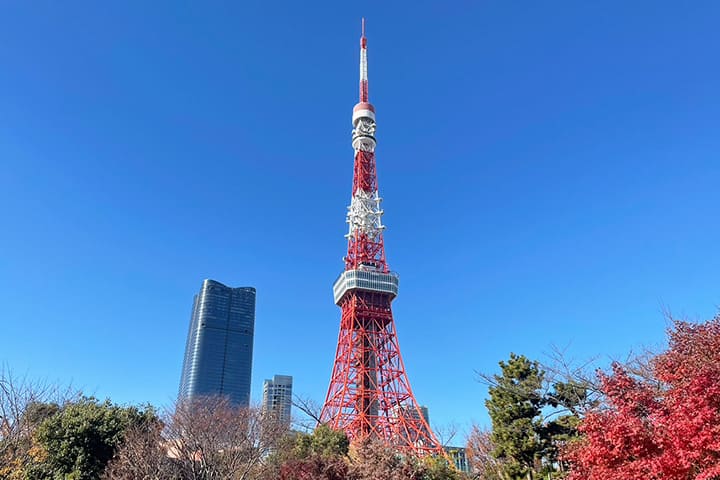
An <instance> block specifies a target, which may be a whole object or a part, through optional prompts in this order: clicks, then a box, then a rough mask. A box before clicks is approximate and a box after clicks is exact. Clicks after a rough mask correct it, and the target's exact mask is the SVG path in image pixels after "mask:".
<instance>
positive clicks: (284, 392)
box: [262, 375, 293, 424]
mask: <svg viewBox="0 0 720 480" xmlns="http://www.w3.org/2000/svg"><path fill="white" fill-rule="evenodd" d="M292 380H293V379H292V377H291V376H290V375H274V376H273V378H272V380H265V382H263V401H262V408H263V412H266V413H267V412H270V413H272V414H273V415H275V416H276V418H277V419H278V420H280V421H281V422H284V423H287V424H290V420H291V410H292Z"/></svg>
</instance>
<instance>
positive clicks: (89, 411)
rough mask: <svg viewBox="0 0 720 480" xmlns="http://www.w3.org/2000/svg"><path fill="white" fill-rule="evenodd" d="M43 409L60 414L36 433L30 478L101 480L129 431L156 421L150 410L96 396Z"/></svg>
mask: <svg viewBox="0 0 720 480" xmlns="http://www.w3.org/2000/svg"><path fill="white" fill-rule="evenodd" d="M43 408H44V409H45V410H49V411H52V410H56V411H55V413H53V414H52V415H50V416H48V417H47V418H45V419H44V420H42V422H41V423H40V425H39V426H38V427H37V428H36V429H35V431H34V432H33V435H32V441H33V446H32V447H31V448H30V456H31V460H30V461H29V462H28V463H27V465H26V466H25V476H26V478H28V479H38V480H39V479H46V478H62V479H71V480H91V479H97V478H99V477H100V475H101V474H102V472H103V471H104V470H105V467H106V465H107V463H108V462H109V461H110V459H111V458H112V457H113V455H114V454H115V449H116V448H117V446H118V445H119V444H120V443H121V441H122V439H123V436H124V434H125V430H126V429H127V428H128V427H129V426H132V425H137V424H139V423H142V422H147V421H151V420H152V419H154V418H156V417H155V412H154V410H153V409H152V408H150V407H147V408H145V409H138V408H136V407H121V406H118V405H114V404H112V403H111V402H110V401H109V400H106V401H105V402H102V403H101V402H99V401H98V400H97V399H95V398H92V397H82V398H80V399H79V400H77V401H73V402H69V403H67V404H65V405H62V406H60V407H57V406H53V405H45V406H43ZM37 409H40V406H37ZM30 411H31V410H29V412H30Z"/></svg>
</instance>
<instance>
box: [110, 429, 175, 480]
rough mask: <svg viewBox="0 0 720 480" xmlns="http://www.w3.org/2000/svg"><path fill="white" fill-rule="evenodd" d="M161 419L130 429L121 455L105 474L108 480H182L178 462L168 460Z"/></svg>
mask: <svg viewBox="0 0 720 480" xmlns="http://www.w3.org/2000/svg"><path fill="white" fill-rule="evenodd" d="M163 428H164V425H163V423H162V422H161V421H160V420H159V419H153V420H152V421H148V422H144V423H141V424H138V425H133V426H131V427H130V428H128V429H127V431H126V432H125V435H124V439H123V442H122V444H121V445H120V447H119V448H118V451H117V453H116V454H115V456H114V457H113V459H112V460H111V461H110V463H109V464H108V466H107V468H106V469H105V473H104V474H103V477H102V478H103V479H105V480H135V479H143V480H173V479H177V478H180V471H179V468H178V465H177V464H176V462H175V461H174V460H173V459H171V458H170V457H168V450H167V442H166V441H165V439H164V438H163V437H162V429H163Z"/></svg>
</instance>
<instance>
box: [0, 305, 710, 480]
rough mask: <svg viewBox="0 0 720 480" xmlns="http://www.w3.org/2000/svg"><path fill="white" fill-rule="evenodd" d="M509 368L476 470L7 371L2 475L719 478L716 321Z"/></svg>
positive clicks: (267, 419) (241, 415)
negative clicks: (592, 359) (597, 367)
mask: <svg viewBox="0 0 720 480" xmlns="http://www.w3.org/2000/svg"><path fill="white" fill-rule="evenodd" d="M499 367H500V368H499V371H498V372H496V373H492V374H484V375H481V381H483V382H484V383H486V384H487V385H488V392H489V395H488V398H487V400H486V402H485V407H486V408H487V410H488V413H489V416H490V419H491V428H489V429H483V428H480V427H474V428H473V429H472V432H471V433H470V435H469V437H468V443H467V455H468V459H469V461H470V464H471V466H472V472H471V473H470V474H469V475H466V474H464V473H461V472H458V471H456V470H455V469H454V468H453V466H452V465H450V464H449V462H448V461H447V460H446V459H445V458H442V457H425V458H418V457H415V456H412V455H407V454H401V453H399V452H398V451H395V450H393V449H391V448H388V447H387V446H384V445H382V444H381V443H377V442H373V441H366V442H362V443H359V444H357V445H350V443H349V442H348V439H347V437H346V436H345V434H344V433H342V432H337V431H333V430H331V429H329V428H327V427H325V426H320V427H318V428H316V429H315V430H314V432H313V433H312V434H305V433H298V432H293V431H290V429H289V427H288V426H287V425H284V424H282V423H279V422H277V421H276V420H275V419H274V418H273V417H271V416H268V415H263V413H262V412H261V411H260V410H258V409H255V408H236V407H233V406H232V405H230V404H229V403H228V402H227V401H226V400H224V399H222V398H204V399H198V400H196V401H193V402H190V403H187V402H186V403H180V404H178V405H175V406H174V407H173V408H171V409H169V410H168V411H164V412H158V411H156V410H155V409H154V408H153V407H151V406H149V405H148V406H121V405H116V404H114V403H112V402H111V401H109V400H105V401H100V400H98V399H96V398H93V397H85V396H83V395H82V394H80V393H79V392H74V391H71V390H63V391H61V390H59V389H57V388H53V387H48V386H47V385H43V384H39V383H34V382H31V381H28V380H27V379H25V378H17V377H14V376H13V375H12V372H9V371H7V370H5V371H0V479H2V480H5V479H8V480H45V479H50V480H98V479H105V480H131V479H132V480H135V479H145V480H170V479H177V480H185V479H188V480H215V479H217V480H220V479H222V480H238V479H248V480H251V479H252V480H270V479H273V480H275V479H280V480H371V479H372V480H375V479H388V480H463V479H467V478H473V479H478V480H540V479H560V478H564V479H568V480H647V479H658V480H659V479H662V480H720V316H718V317H715V318H713V319H712V320H710V321H707V322H704V323H689V322H683V321H673V323H672V326H671V328H670V329H669V331H668V346H667V348H666V350H664V351H661V352H658V353H654V354H646V355H643V356H641V357H636V358H634V359H633V360H632V361H628V362H624V363H622V364H621V363H614V364H613V365H612V367H611V368H610V369H609V370H608V371H591V372H588V366H587V365H585V366H581V367H578V368H575V367H572V366H571V365H568V364H566V363H565V362H564V361H563V359H562V356H561V355H558V356H557V358H556V359H555V361H553V362H548V363H547V364H541V363H540V362H538V361H535V360H530V359H528V358H526V357H525V356H523V355H516V354H511V355H510V357H509V359H508V360H505V361H502V362H500V364H499ZM478 408H481V407H480V406H478Z"/></svg>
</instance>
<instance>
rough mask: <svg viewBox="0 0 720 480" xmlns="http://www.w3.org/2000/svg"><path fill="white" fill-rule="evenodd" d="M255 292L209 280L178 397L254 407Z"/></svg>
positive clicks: (196, 305)
mask: <svg viewBox="0 0 720 480" xmlns="http://www.w3.org/2000/svg"><path fill="white" fill-rule="evenodd" d="M254 330H255V289H254V288H253V287H240V288H231V287H228V286H226V285H223V284H222V283H220V282H217V281H215V280H209V279H208V280H205V281H204V282H203V284H202V287H201V288H200V292H199V293H198V294H197V295H195V299H194V301H193V308H192V315H191V317H190V329H189V330H188V336H187V344H186V346H185V359H184V361H183V368H182V376H181V378H180V392H179V398H180V399H181V400H182V399H191V398H197V397H202V396H210V395H221V396H226V397H228V398H229V400H230V401H231V402H232V403H233V404H234V405H236V406H248V405H249V404H250V380H251V373H252V353H253V334H254Z"/></svg>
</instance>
